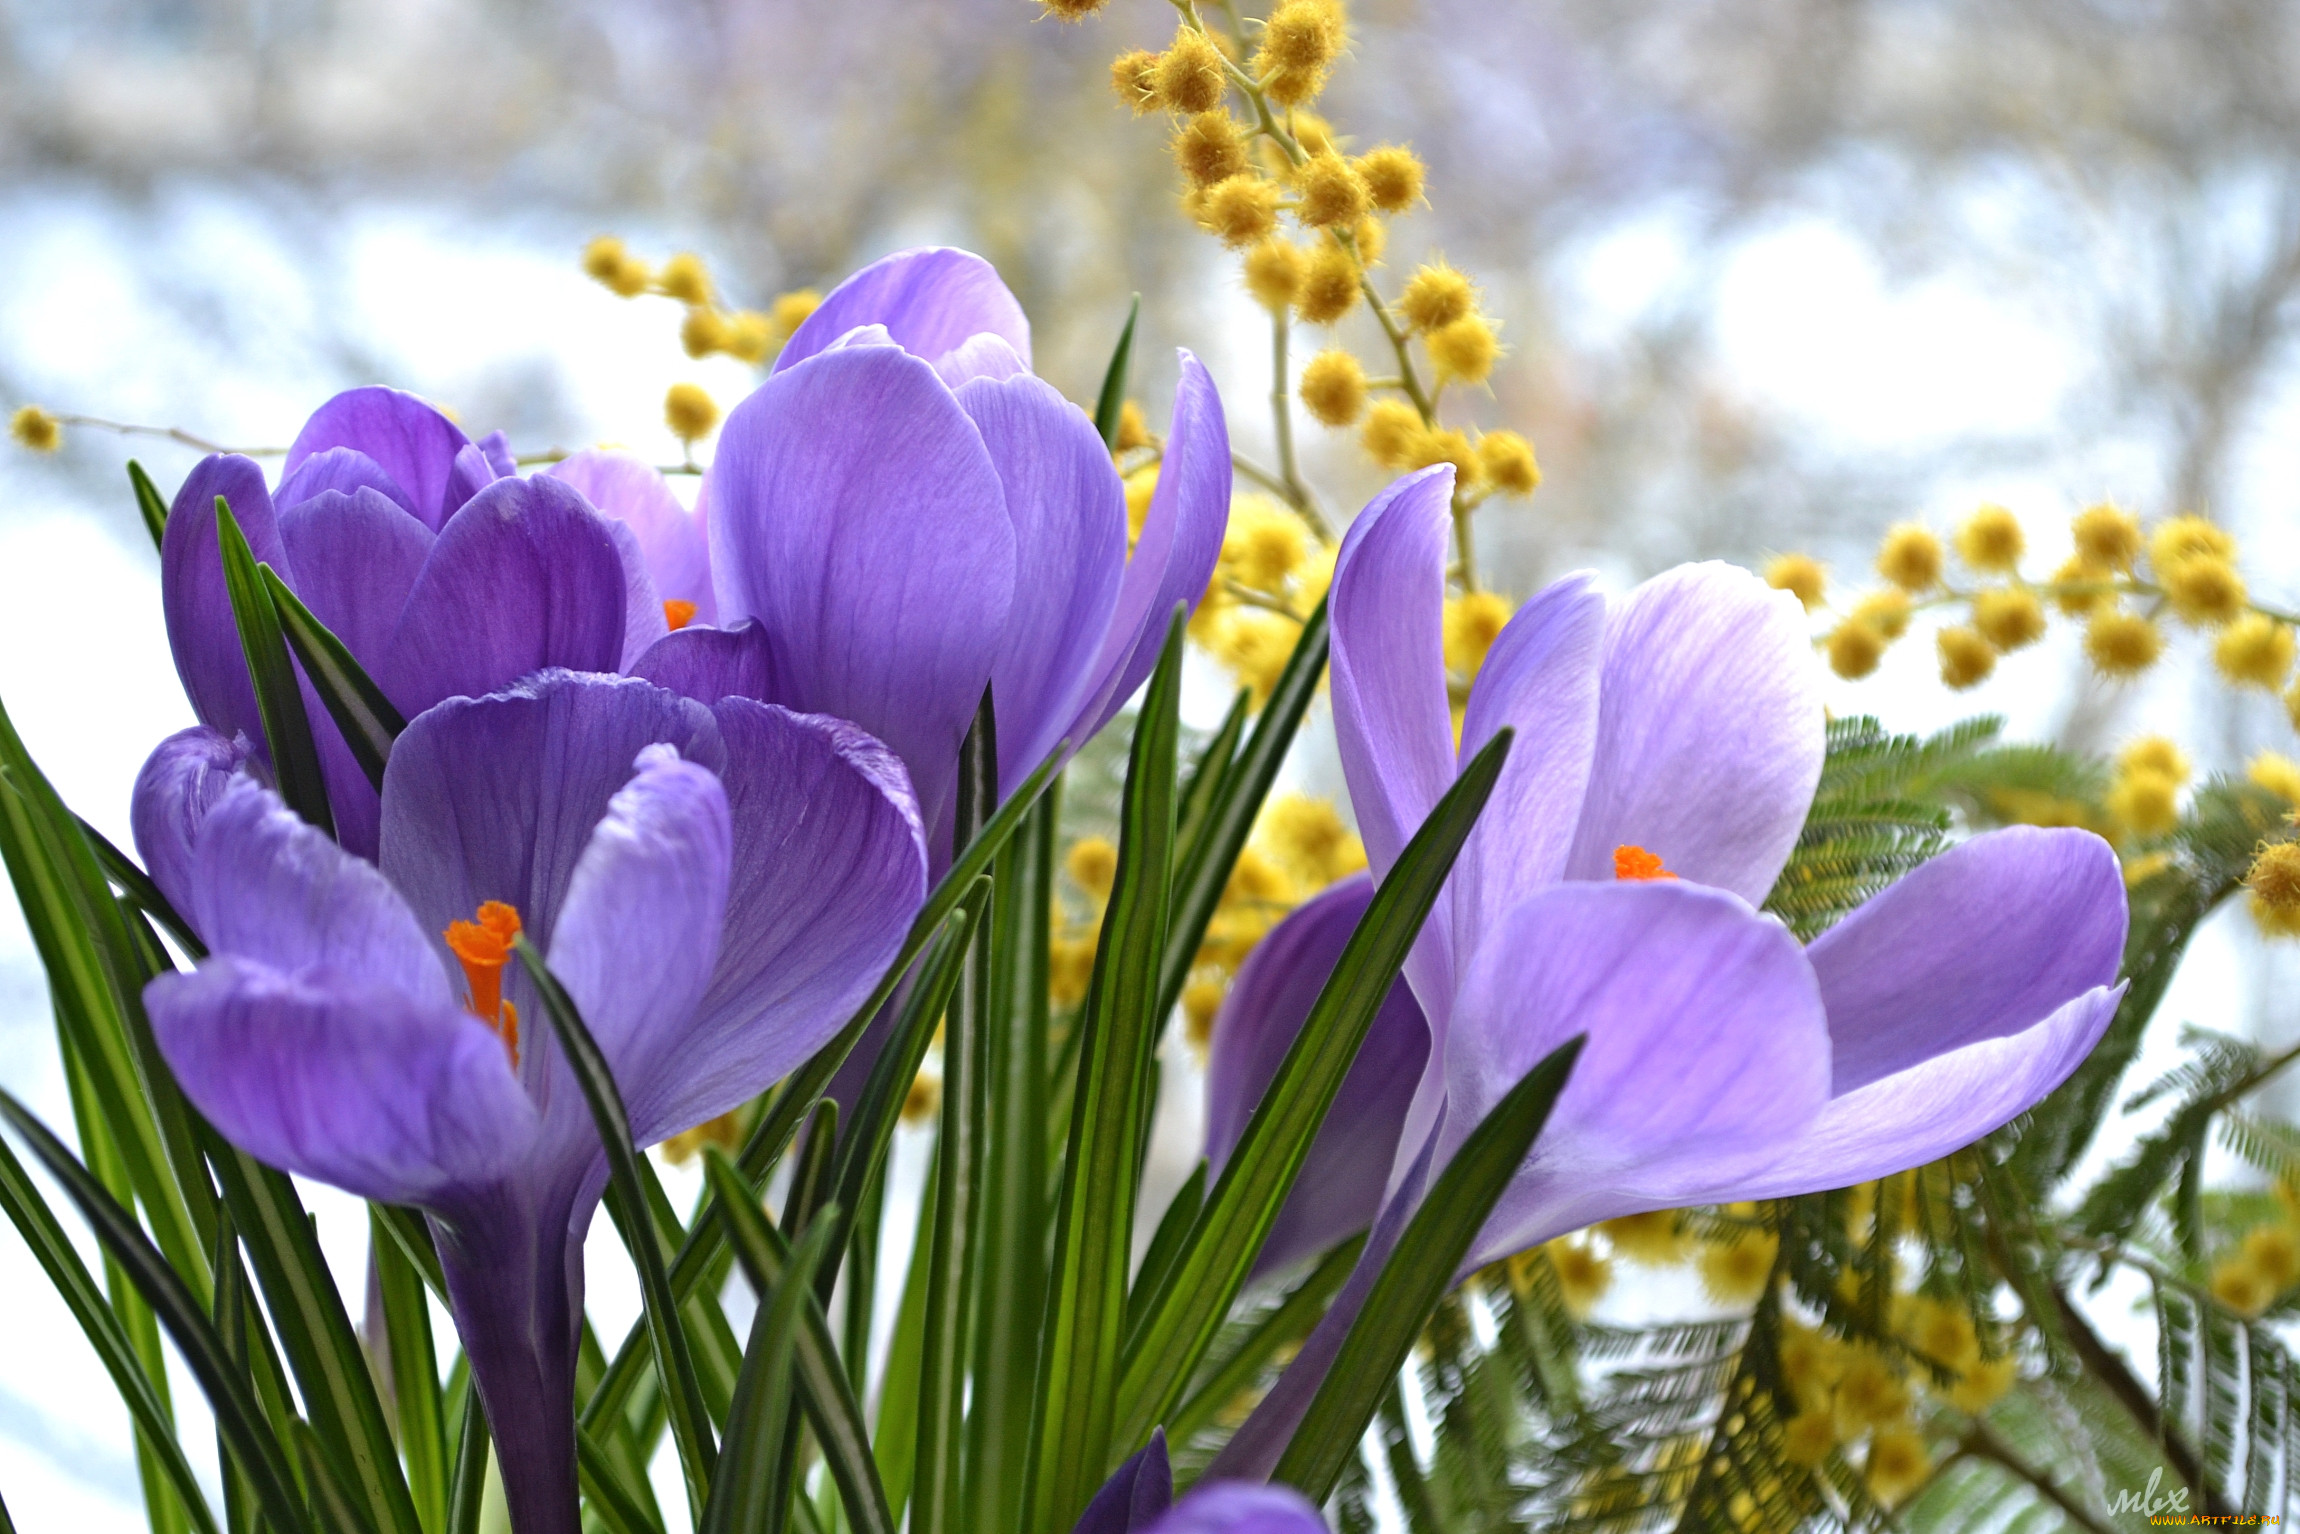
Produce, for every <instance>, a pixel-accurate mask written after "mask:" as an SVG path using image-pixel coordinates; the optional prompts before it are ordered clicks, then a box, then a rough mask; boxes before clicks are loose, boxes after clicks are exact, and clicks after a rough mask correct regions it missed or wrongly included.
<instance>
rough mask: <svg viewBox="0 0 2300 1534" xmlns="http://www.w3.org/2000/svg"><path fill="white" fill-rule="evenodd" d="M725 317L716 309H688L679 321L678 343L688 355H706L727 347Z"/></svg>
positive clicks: (727, 332)
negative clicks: (684, 316)
mask: <svg viewBox="0 0 2300 1534" xmlns="http://www.w3.org/2000/svg"><path fill="white" fill-rule="evenodd" d="M728 335H729V331H728V328H727V317H726V316H725V315H723V314H721V313H720V312H719V311H718V310H716V309H689V310H688V311H687V317H686V318H685V319H684V320H681V321H680V322H679V344H680V345H681V346H682V347H684V348H686V352H687V355H688V356H690V357H708V356H710V355H711V354H712V353H713V352H723V351H725V350H726V349H727V340H728Z"/></svg>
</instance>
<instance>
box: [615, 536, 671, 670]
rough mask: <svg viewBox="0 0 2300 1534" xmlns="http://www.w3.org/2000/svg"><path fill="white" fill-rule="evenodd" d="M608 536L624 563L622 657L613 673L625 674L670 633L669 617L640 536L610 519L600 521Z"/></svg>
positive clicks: (617, 555)
mask: <svg viewBox="0 0 2300 1534" xmlns="http://www.w3.org/2000/svg"><path fill="white" fill-rule="evenodd" d="M601 521H602V522H603V524H604V525H605V526H606V529H607V536H608V537H610V538H612V539H614V540H615V557H616V558H617V559H619V560H621V561H622V562H623V653H622V656H621V657H620V659H619V661H618V663H617V665H616V667H615V669H616V670H618V671H628V670H630V669H631V665H632V663H633V662H634V661H636V660H638V658H639V657H640V656H642V655H644V654H646V653H647V651H648V649H649V648H650V647H652V646H653V645H654V643H655V641H657V640H658V639H661V638H662V637H663V636H664V635H666V634H668V633H670V632H671V617H670V614H669V612H667V611H666V610H665V609H664V606H663V598H662V596H661V594H660V593H659V592H658V591H657V590H656V587H655V577H654V574H653V572H651V571H650V570H648V568H647V551H646V550H645V549H642V548H641V547H639V535H638V534H636V533H634V532H632V531H631V529H630V527H629V525H627V524H625V523H622V522H618V521H616V520H615V519H614V518H613V517H605V518H602V519H601Z"/></svg>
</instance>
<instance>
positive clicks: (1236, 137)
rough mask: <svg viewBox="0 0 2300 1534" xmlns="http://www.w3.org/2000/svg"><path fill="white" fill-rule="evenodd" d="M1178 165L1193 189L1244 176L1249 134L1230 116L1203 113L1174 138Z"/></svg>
mask: <svg viewBox="0 0 2300 1534" xmlns="http://www.w3.org/2000/svg"><path fill="white" fill-rule="evenodd" d="M1174 163H1175V165H1177V166H1178V167H1180V169H1181V171H1182V174H1183V175H1184V176H1185V177H1186V178H1188V180H1189V181H1190V184H1191V185H1193V186H1200V187H1210V186H1212V185H1213V184H1214V183H1215V182H1217V181H1226V180H1228V179H1229V178H1230V177H1232V176H1237V175H1243V174H1244V173H1245V172H1246V170H1247V169H1248V162H1247V159H1246V130H1245V127H1244V125H1243V124H1241V123H1240V122H1239V121H1238V119H1236V118H1235V117H1232V116H1231V115H1230V114H1229V113H1228V112H1222V111H1213V112H1200V113H1198V114H1196V115H1195V116H1193V117H1192V118H1191V119H1190V120H1189V121H1188V122H1186V123H1184V124H1183V125H1182V126H1181V128H1180V129H1179V130H1178V131H1176V133H1175V134H1174Z"/></svg>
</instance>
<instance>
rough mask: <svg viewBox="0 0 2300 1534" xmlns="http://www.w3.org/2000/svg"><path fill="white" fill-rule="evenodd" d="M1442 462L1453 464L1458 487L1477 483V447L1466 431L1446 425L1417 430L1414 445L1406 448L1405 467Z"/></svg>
mask: <svg viewBox="0 0 2300 1534" xmlns="http://www.w3.org/2000/svg"><path fill="white" fill-rule="evenodd" d="M1440 463H1450V464H1452V465H1453V482H1454V485H1455V487H1456V488H1458V489H1462V490H1468V489H1471V488H1473V487H1474V486H1475V485H1476V484H1477V482H1478V480H1477V476H1478V461H1477V449H1475V448H1473V447H1471V446H1470V445H1469V437H1468V436H1467V434H1465V433H1463V432H1458V431H1454V430H1452V429H1451V428H1447V427H1439V428H1435V429H1431V430H1425V431H1421V432H1417V433H1416V434H1415V436H1414V440H1413V443H1412V445H1411V446H1410V447H1408V448H1407V449H1406V465H1405V466H1406V467H1407V468H1409V469H1426V468H1429V467H1430V466H1431V465H1432V464H1440Z"/></svg>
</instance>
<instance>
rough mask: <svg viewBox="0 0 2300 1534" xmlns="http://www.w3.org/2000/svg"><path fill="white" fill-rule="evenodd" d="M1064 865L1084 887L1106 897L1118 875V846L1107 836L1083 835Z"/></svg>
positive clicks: (1094, 894)
mask: <svg viewBox="0 0 2300 1534" xmlns="http://www.w3.org/2000/svg"><path fill="white" fill-rule="evenodd" d="M1062 866H1063V869H1064V870H1065V871H1066V872H1067V873H1068V874H1069V875H1070V877H1071V879H1072V881H1073V882H1075V883H1076V884H1077V886H1078V887H1079V888H1080V889H1082V890H1084V891H1086V893H1088V894H1089V895H1092V896H1094V897H1095V898H1096V899H1098V900H1106V899H1108V898H1109V896H1110V887H1111V885H1112V884H1113V883H1115V882H1116V880H1117V878H1118V849H1117V848H1116V847H1114V846H1112V845H1111V844H1110V841H1109V839H1108V838H1106V837H1100V836H1082V837H1080V838H1079V839H1078V840H1076V841H1074V842H1072V843H1071V844H1070V850H1069V852H1067V853H1065V854H1064V855H1063V859H1062Z"/></svg>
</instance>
